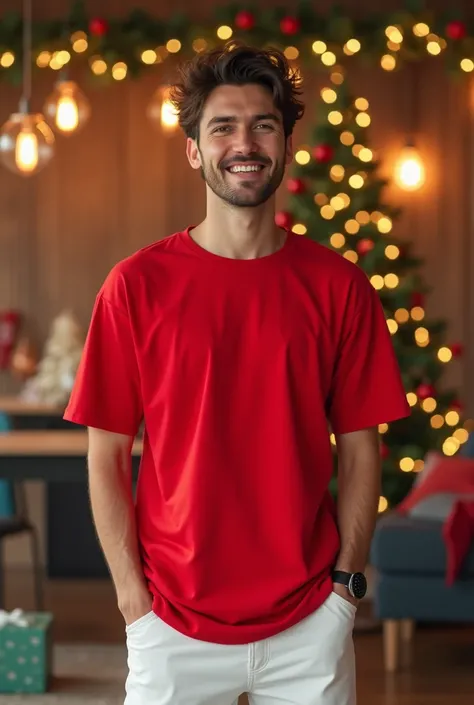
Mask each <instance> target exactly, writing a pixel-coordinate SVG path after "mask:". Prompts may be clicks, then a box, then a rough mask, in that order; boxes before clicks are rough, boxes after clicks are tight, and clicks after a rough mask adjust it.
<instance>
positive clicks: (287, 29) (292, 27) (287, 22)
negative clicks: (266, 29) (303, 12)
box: [280, 17, 301, 35]
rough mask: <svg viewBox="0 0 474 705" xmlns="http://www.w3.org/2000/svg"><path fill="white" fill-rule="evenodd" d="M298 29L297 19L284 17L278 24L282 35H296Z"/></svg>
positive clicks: (299, 24) (299, 26)
mask: <svg viewBox="0 0 474 705" xmlns="http://www.w3.org/2000/svg"><path fill="white" fill-rule="evenodd" d="M300 29H301V22H300V21H299V19H298V18H297V17H284V18H283V19H282V20H281V22H280V30H281V33H282V34H287V35H292V34H298V32H299V31H300Z"/></svg>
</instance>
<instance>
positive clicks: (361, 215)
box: [356, 211, 370, 225]
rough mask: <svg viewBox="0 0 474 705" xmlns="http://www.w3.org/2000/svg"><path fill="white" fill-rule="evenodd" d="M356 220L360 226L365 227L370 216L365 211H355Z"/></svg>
mask: <svg viewBox="0 0 474 705" xmlns="http://www.w3.org/2000/svg"><path fill="white" fill-rule="evenodd" d="M356 220H357V222H358V223H360V224H361V225H367V224H368V223H370V215H369V214H368V213H367V211H357V213H356Z"/></svg>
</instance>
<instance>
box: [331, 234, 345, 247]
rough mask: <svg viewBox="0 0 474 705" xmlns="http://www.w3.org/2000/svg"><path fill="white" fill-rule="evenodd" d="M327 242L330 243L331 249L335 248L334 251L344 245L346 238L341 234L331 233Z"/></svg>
mask: <svg viewBox="0 0 474 705" xmlns="http://www.w3.org/2000/svg"><path fill="white" fill-rule="evenodd" d="M329 242H330V243H331V245H332V247H335V248H336V250H339V249H340V248H341V247H344V245H345V244H346V238H345V237H344V235H343V234H342V233H333V234H332V235H331V237H330V238H329Z"/></svg>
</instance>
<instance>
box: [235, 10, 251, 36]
mask: <svg viewBox="0 0 474 705" xmlns="http://www.w3.org/2000/svg"><path fill="white" fill-rule="evenodd" d="M234 24H235V26H236V27H237V28H238V29H243V30H246V31H248V30H249V29H253V28H254V27H255V17H254V15H253V14H252V13H251V12H249V10H241V11H240V12H238V13H237V14H236V16H235V20H234Z"/></svg>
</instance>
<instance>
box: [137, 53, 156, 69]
mask: <svg viewBox="0 0 474 705" xmlns="http://www.w3.org/2000/svg"><path fill="white" fill-rule="evenodd" d="M140 58H141V60H142V61H143V63H144V64H149V65H150V66H151V64H154V63H155V61H156V58H157V53H156V51H154V50H153V49H145V51H142V54H141V57H140Z"/></svg>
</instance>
